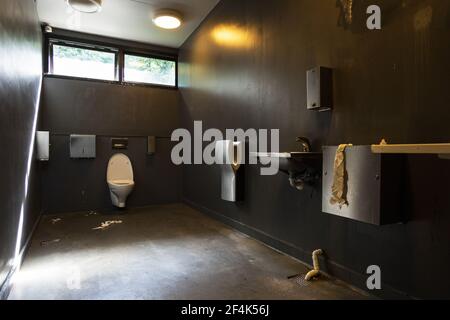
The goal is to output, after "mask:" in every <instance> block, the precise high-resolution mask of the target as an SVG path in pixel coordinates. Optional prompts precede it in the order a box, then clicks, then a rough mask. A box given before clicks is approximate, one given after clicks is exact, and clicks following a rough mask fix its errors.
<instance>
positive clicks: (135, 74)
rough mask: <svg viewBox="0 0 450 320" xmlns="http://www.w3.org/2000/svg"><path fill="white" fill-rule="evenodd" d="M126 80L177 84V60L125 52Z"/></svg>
mask: <svg viewBox="0 0 450 320" xmlns="http://www.w3.org/2000/svg"><path fill="white" fill-rule="evenodd" d="M124 81H125V82H137V83H150V84H159V85H165V86H176V62H175V61H171V60H165V59H157V58H151V57H146V56H138V55H131V54H125V67H124Z"/></svg>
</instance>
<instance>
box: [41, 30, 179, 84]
mask: <svg viewBox="0 0 450 320" xmlns="http://www.w3.org/2000/svg"><path fill="white" fill-rule="evenodd" d="M123 42H124V43H127V42H126V41H125V40H124V41H123ZM55 44H57V45H64V46H68V47H74V48H80V49H88V50H97V51H101V52H108V53H115V80H104V79H95V78H85V77H75V76H68V75H59V74H54V73H53V45H55ZM131 44H134V43H131ZM126 54H128V55H134V56H140V57H146V58H153V59H160V60H167V61H172V62H175V85H164V84H157V83H147V82H131V81H125V80H124V72H125V55H126ZM44 75H45V76H46V77H51V78H61V79H76V80H82V81H91V82H103V83H110V84H116V85H123V86H142V87H157V88H165V89H175V90H177V89H178V56H177V54H170V53H160V52H159V51H157V50H146V49H141V48H139V47H134V46H129V45H121V44H108V43H106V42H102V41H93V40H88V39H77V38H73V37H66V36H58V35H56V34H52V35H47V36H46V45H45V46H44Z"/></svg>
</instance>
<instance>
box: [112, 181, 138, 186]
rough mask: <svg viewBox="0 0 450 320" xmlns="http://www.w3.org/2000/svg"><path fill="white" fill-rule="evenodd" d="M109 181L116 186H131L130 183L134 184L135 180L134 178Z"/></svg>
mask: <svg viewBox="0 0 450 320" xmlns="http://www.w3.org/2000/svg"><path fill="white" fill-rule="evenodd" d="M108 183H109V184H112V185H114V186H129V185H132V184H134V181H132V180H111V181H109V182H108Z"/></svg>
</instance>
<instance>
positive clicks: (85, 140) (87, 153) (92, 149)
mask: <svg viewBox="0 0 450 320" xmlns="http://www.w3.org/2000/svg"><path fill="white" fill-rule="evenodd" d="M70 157H71V158H73V159H93V158H95V157H96V136H94V135H83V134H71V135H70Z"/></svg>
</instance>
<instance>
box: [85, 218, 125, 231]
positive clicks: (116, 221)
mask: <svg viewBox="0 0 450 320" xmlns="http://www.w3.org/2000/svg"><path fill="white" fill-rule="evenodd" d="M120 223H122V220H113V221H105V222H102V224H101V225H100V226H99V227H97V228H92V230H105V229H107V228H109V227H110V226H112V225H113V224H120Z"/></svg>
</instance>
